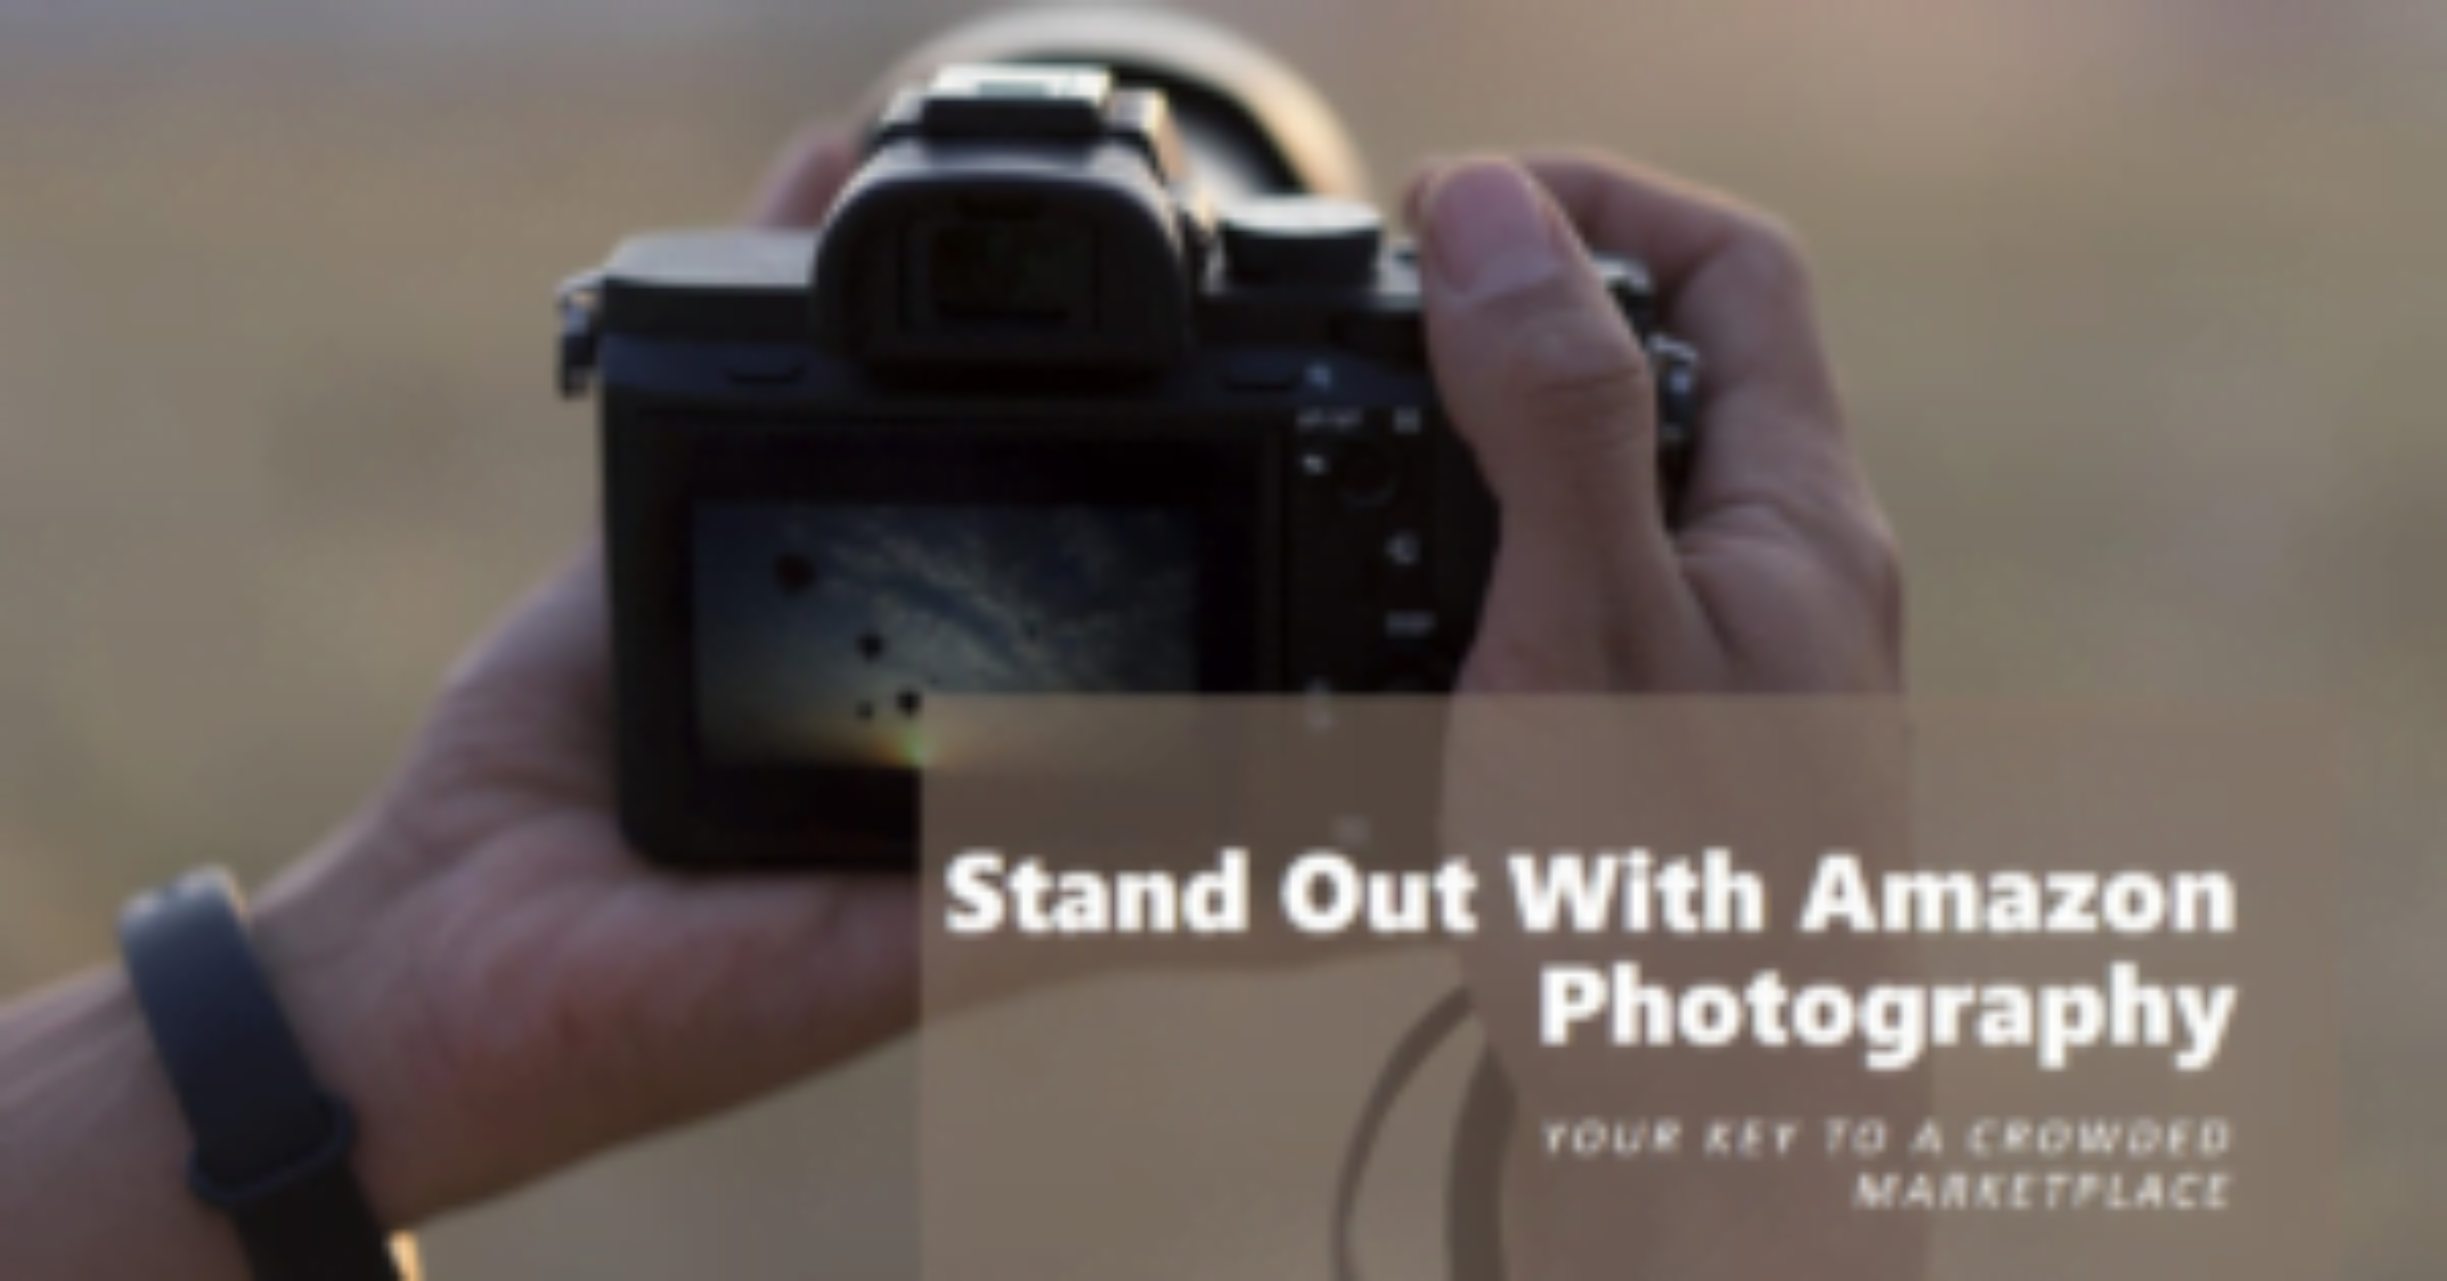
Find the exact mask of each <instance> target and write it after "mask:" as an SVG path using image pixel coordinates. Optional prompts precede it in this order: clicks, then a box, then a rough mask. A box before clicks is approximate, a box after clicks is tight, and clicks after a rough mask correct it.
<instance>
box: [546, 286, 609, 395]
mask: <svg viewBox="0 0 2447 1281" xmlns="http://www.w3.org/2000/svg"><path fill="white" fill-rule="evenodd" d="M553 299H554V302H555V304H556V305H557V306H558V307H559V309H560V313H561V354H560V363H559V370H560V382H561V398H562V399H564V400H576V399H578V398H579V397H581V396H584V395H585V394H586V393H587V389H588V388H589V387H590V386H591V385H592V384H593V382H594V377H595V344H596V339H597V338H599V337H600V336H601V334H602V332H603V273H601V272H596V271H590V272H587V273H585V274H583V275H578V276H572V277H570V278H569V279H567V280H564V281H562V282H561V287H560V288H559V289H558V290H555V291H554V293H553Z"/></svg>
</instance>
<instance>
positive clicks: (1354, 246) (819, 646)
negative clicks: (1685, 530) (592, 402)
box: [559, 63, 1699, 866]
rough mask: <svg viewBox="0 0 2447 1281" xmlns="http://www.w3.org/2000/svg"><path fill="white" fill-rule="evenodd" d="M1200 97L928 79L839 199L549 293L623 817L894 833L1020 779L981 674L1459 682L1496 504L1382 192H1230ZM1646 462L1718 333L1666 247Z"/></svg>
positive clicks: (1081, 682) (1626, 310) (639, 836)
mask: <svg viewBox="0 0 2447 1281" xmlns="http://www.w3.org/2000/svg"><path fill="white" fill-rule="evenodd" d="M1184 138H1185V130H1184V129H1183V128H1182V125H1181V122H1180V120H1179V119H1177V118H1176V115H1175V108H1174V104H1173V101H1172V99H1171V98H1170V97H1168V95H1167V94H1166V93H1165V92H1164V91H1163V90H1162V89H1161V88H1158V87H1154V86H1150V85H1147V84H1141V83H1132V82H1129V81H1127V80H1125V79H1123V78H1121V77H1119V76H1117V75H1116V73H1115V72H1114V71H1113V70H1111V69H1109V68H1106V67H1102V66H1094V65H1037V64H1019V63H1014V64H1007V65H955V66H950V67H945V68H942V69H940V70H939V71H937V72H936V73H935V74H934V75H933V76H932V77H931V78H930V79H929V80H927V81H926V82H924V83H922V84H918V85H914V86H911V87H908V88H905V89H903V90H901V91H900V92H899V93H898V94H897V95H896V96H894V97H893V98H892V100H891V101H890V103H889V105H888V106H886V107H885V108H884V109H883V110H882V111H881V112H880V113H879V114H878V116H877V118H876V121H875V123H874V124H873V126H872V129H871V133H870V135H869V138H868V145H867V151H866V155H865V158H864V161H863V163H862V165H861V167H860V168H859V169H858V171H857V172H856V174H855V175H854V176H853V177H852V178H851V179H850V180H849V182H848V183H847V185H846V187H845V188H844V189H843V190H842V192H841V193H840V196H839V198H838V200H837V201H836V203H835V205H834V206H833V209H832V212H831V214H830V216H829V218H828V220H827V221H826V222H825V224H824V225H823V226H822V227H821V228H820V229H818V230H816V231H814V232H813V233H801V232H777V231H760V230H717V231H684V232H673V233H660V234H650V235H643V236H638V237H635V238H632V239H629V240H627V241H626V242H624V243H622V244H621V245H620V246H619V247H618V249H617V250H616V251H615V252H614V254H613V255H612V257H611V258H610V260H609V262H608V263H606V264H605V265H604V266H602V267H601V268H600V269H598V270H596V271H594V272H590V273H588V274H586V275H583V276H580V277H578V278H576V279H575V280H573V281H571V282H569V283H568V284H566V285H564V286H563V289H562V292H561V295H560V303H561V313H562V333H561V348H560V361H559V372H560V377H561V382H562V387H563V390H564V393H565V394H569V395H580V394H584V393H585V392H586V391H587V390H588V389H589V388H590V387H592V388H593V389H595V391H596V394H597V397H598V400H599V404H600V413H601V449H602V468H603V472H602V481H603V490H604V521H605V528H606V536H607V537H606V541H607V555H608V563H609V574H610V585H611V608H612V636H613V650H614V668H615V691H614V694H615V699H616V705H617V720H618V735H617V738H618V757H619V759H618V776H619V792H620V800H621V811H622V821H623V824H624V827H625V829H626V831H627V834H628V836H629V839H630V840H631V842H632V843H633V844H634V845H636V846H637V847H638V848H639V849H640V850H641V851H643V852H644V853H645V854H647V855H648V856H649V857H651V858H654V859H656V860H658V861H662V862H666V863H673V864H682V865H690V866H712V865H743V864H744V865H771V864H805V863H809V862H820V863H823V864H826V865H850V864H869V865H892V864H905V863H906V861H907V860H908V859H909V858H910V856H911V853H912V851H913V850H914V848H915V845H914V835H915V827H916V816H917V797H918V790H917V789H918V784H919V779H920V776H921V775H922V774H923V773H924V772H926V771H927V770H929V769H935V768H962V769H967V768H976V769H981V770H994V769H1003V770H1009V771H1012V772H1013V773H1014V774H1015V775H1018V774H1024V773H1025V768H1026V763H1025V762H1024V761H1013V760H1007V759H998V756H997V753H998V751H1001V750H1004V749H1000V748H998V747H997V745H995V744H990V743H988V744H954V743H949V742H946V741H944V740H943V739H942V737H941V736H940V735H939V734H937V733H936V732H934V731H933V730H932V729H931V728H930V725H929V721H928V708H929V706H930V702H931V700H934V699H936V698H938V697H939V696H943V695H960V694H998V695H999V694H1011V695H1028V694H1189V693H1197V694H1232V693H1263V692H1287V691H1313V692H1317V693H1320V694H1328V695H1331V696H1335V697H1340V696H1344V695H1365V694H1372V693H1399V692H1421V693H1432V692H1437V691H1442V690H1446V689H1449V688H1450V687H1451V684H1452V681H1453V679H1454V677H1455V673H1456V671H1457V669H1458V667H1459V664H1460V662H1461V660H1462V657H1463V655H1464V653H1465V651H1466V648H1467V646H1468V644H1469V642H1470V639H1471V636H1472V634H1473V632H1474V631H1475V629H1476V626H1477V621H1478V615H1479V610H1480V604H1481V600H1482V597H1483V596H1484V593H1485V589H1486V584H1487V579H1488V574H1489V572H1490V568H1491V564H1492V561H1493V557H1494V553H1495V547H1496V538H1497V512H1496V506H1495V502H1494V499H1493V497H1492V495H1491V494H1490V493H1489V492H1488V490H1487V488H1486V486H1485V484H1484V483H1483V481H1482V480H1481V478H1480V476H1479V474H1478V471H1477V469H1476V466H1475V465H1474V463H1473V461H1472V458H1471V455H1470V450H1469V448H1468V447H1467V445H1466V444H1465V443H1464V442H1463V441H1462V440H1461V438H1460V437H1459V436H1458V435H1456V434H1455V433H1454V431H1453V429H1452V426H1451V424H1450V423H1448V422H1447V421H1446V419H1445V417H1444V414H1443V412H1442V411H1441V409H1440V407H1439V405H1438V403H1437V397H1436V392H1435V383H1434V380H1433V377H1432V375H1431V372H1430V370H1429V367H1428V362H1427V353H1426V347H1425V344H1424V341H1423V335H1422V330H1421V316H1420V289H1419V274H1418V273H1419V267H1418V264H1417V263H1416V261H1415V260H1414V256H1413V251H1412V250H1411V249H1410V248H1409V247H1408V246H1406V245H1402V244H1395V243H1388V241H1387V237H1386V235H1385V232H1384V229H1383V225H1382V222H1381V219H1380V216H1379V215H1378V213H1377V212H1376V211H1375V210H1374V209H1373V208H1371V207H1369V206H1367V205H1365V204H1362V203H1359V202H1355V201H1350V200H1343V199H1334V198H1327V197H1322V196H1315V195H1309V194H1305V193H1301V192H1297V191H1291V192H1275V193H1272V194H1244V195H1243V196H1242V197H1241V198H1239V199H1235V200H1232V201H1230V202H1226V203H1220V204H1219V202H1217V201H1216V200H1215V199H1214V197H1213V195H1212V194H1211V192H1210V191H1209V189H1208V188H1207V187H1206V186H1204V185H1202V183H1201V181H1200V177H1199V172H1198V169H1199V166H1198V163H1197V160H1198V157H1195V156H1194V155H1193V149H1192V148H1191V147H1190V146H1189V145H1188V144H1187V143H1185V141H1184ZM1597 268H1598V270H1599V272H1600V273H1601V274H1602V276H1603V278H1604V281H1605V283H1606V286H1607V288H1608V289H1609V291H1610V292H1611V294H1612V296H1613V297H1614V299H1615V300H1616V302H1617V303H1618V305H1619V306H1620V308H1621V310H1622V313H1623V317H1624V321H1625V323H1626V324H1627V325H1629V326H1631V327H1632V329H1633V330H1634V331H1635V332H1636V333H1637V334H1638V336H1639V339H1640V341H1641V342H1642V343H1643V344H1644V345H1645V348H1646V350H1647V352H1648V354H1649V356H1650V359H1651V363H1652V365H1653V368H1654V371H1655V374H1656V378H1655V382H1656V385H1657V388H1658V394H1659V401H1660V403H1659V406H1658V408H1659V421H1660V424H1661V431H1660V448H1661V451H1662V452H1661V459H1660V462H1661V466H1660V469H1659V470H1660V474H1661V476H1662V477H1663V478H1664V483H1665V484H1666V485H1667V487H1668V489H1669V499H1670V490H1671V489H1672V487H1673V486H1674V485H1675V484H1676V483H1677V481H1678V478H1679V477H1680V475H1681V473H1682V471H1683V469H1684V468H1685V466H1686V465H1687V461H1686V460H1687V459H1688V457H1689V456H1690V453H1691V449H1692V428H1693V423H1694V411H1695V405H1696V400H1697V395H1698V378H1699V370H1698V361H1697V358H1696V356H1695V355H1694V353H1692V352H1691V351H1690V350H1689V349H1688V348H1686V347H1684V346H1683V345H1682V344H1680V343H1677V342H1676V341H1674V340H1673V339H1671V338H1670V337H1667V336H1666V335H1664V334H1663V333H1661V332H1659V330H1658V327H1657V312H1658V305H1657V299H1656V296H1655V291H1654V289H1653V288H1652V285H1651V282H1650V280H1649V278H1648V275H1647V273H1646V272H1645V270H1644V269H1643V268H1642V267H1641V265H1640V264H1638V263H1636V262H1633V261H1628V260H1625V259H1620V258H1611V257H1601V258H1599V259H1598V260H1597Z"/></svg>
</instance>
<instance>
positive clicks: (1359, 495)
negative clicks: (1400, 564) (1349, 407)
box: [1334, 441, 1416, 538]
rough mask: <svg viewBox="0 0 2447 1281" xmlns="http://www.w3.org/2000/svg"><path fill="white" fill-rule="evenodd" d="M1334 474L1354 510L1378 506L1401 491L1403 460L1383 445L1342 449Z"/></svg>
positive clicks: (1359, 445) (1360, 444) (1350, 445)
mask: <svg viewBox="0 0 2447 1281" xmlns="http://www.w3.org/2000/svg"><path fill="white" fill-rule="evenodd" d="M1334 473H1335V476H1336V478H1337V479H1338V481H1339V482H1340V483H1339V485H1338V486H1337V488H1338V489H1340V491H1341V493H1342V496H1343V500H1344V501H1346V502H1348V503H1350V504H1351V505H1353V506H1355V507H1376V506H1379V505H1381V504H1384V503H1386V502H1390V501H1392V499H1393V496H1394V495H1395V494H1398V493H1400V492H1401V490H1402V460H1401V459H1399V458H1397V457H1395V456H1394V454H1393V452H1392V451H1391V450H1388V449H1386V448H1384V447H1383V446H1381V445H1371V444H1369V443H1367V442H1365V441H1360V442H1357V443H1354V444H1349V445H1345V446H1343V447H1342V448H1341V449H1339V450H1337V451H1335V458H1334ZM1413 537H1414V538H1415V537H1416V535H1414V536H1413Z"/></svg>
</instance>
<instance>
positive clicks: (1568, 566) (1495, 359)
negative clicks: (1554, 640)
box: [1420, 160, 1684, 676]
mask: <svg viewBox="0 0 2447 1281" xmlns="http://www.w3.org/2000/svg"><path fill="white" fill-rule="evenodd" d="M1420 232H1421V240H1422V246H1421V262H1422V264H1423V266H1424V268H1425V269H1424V271H1423V272H1422V278H1423V279H1422V287H1423V289H1424V291H1425V295H1426V297H1425V302H1426V313H1427V334H1428V343H1429V348H1430V351H1431V353H1432V356H1433V364H1434V368H1435V371H1436V382H1437V386H1438V388H1439V389H1440V391H1441V392H1442V393H1443V397H1444V403H1445V407H1446V409H1447V411H1448V412H1449V413H1450V414H1451V415H1452V418H1453V422H1454V425H1455V426H1456V428H1457V429H1458V430H1459V431H1460V432H1461V434H1462V435H1463V437H1464V438H1466V439H1467V440H1468V441H1469V443H1470V446H1471V449H1472V451H1473V452H1474V453H1475V454H1476V456H1477V460H1478V464H1479V468H1480V471H1481V472H1482V473H1483V474H1484V475H1485V476H1486V478H1487V482H1488V485H1489V487H1490V488H1491V489H1493V490H1494V492H1495V495H1496V498H1497V501H1498V505H1499V507H1500V508H1501V513H1502V515H1501V521H1502V542H1501V550H1500V553H1499V559H1498V564H1497V569H1496V587H1495V591H1496V599H1492V600H1491V601H1490V603H1489V605H1490V608H1489V613H1490V617H1491V619H1499V620H1500V619H1502V618H1504V617H1513V618H1519V619H1537V620H1540V626H1541V628H1542V629H1545V630H1550V631H1553V632H1555V633H1556V634H1558V635H1563V636H1580V637H1583V638H1586V639H1588V640H1591V641H1600V640H1604V639H1620V633H1621V632H1622V630H1623V628H1624V626H1625V625H1626V624H1627V623H1628V621H1629V620H1631V619H1636V618H1639V617H1642V616H1648V617H1650V618H1651V619H1652V622H1651V627H1652V628H1653V626H1654V622H1653V619H1654V617H1655V616H1656V615H1658V614H1660V613H1668V612H1670V611H1678V610H1679V609H1680V608H1681V606H1682V603H1683V599H1684V593H1683V588H1682V583H1681V579H1680V576H1679V573H1678V571H1677V569H1676V566H1675V561H1674V555H1673V549H1672V545H1671V544H1670V542H1669V541H1668V539H1667V536H1666V533H1665V525H1664V520H1663V516H1662V512H1661V511H1660V508H1659V502H1658V497H1657V466H1656V435H1657V432H1656V393H1655V389H1654V387H1653V385H1652V383H1651V381H1650V376H1649V368H1648V362H1647V359H1646V358H1645V357H1644V356H1643V355H1642V354H1641V352H1640V348H1639V344H1638V342H1637V341H1636V340H1635V338H1634V336H1633V334H1632V332H1631V329H1630V327H1629V326H1628V325H1626V324H1625V323H1624V321H1623V317H1622V313H1621V312H1620V311H1619V310H1618V309H1617V308H1616V306H1615V304H1614V302H1613V300H1612V298H1611V297H1610V296H1609V295H1608V294H1607V291H1606V289H1605V286H1604V285H1603V283H1602V282H1600V281H1599V279H1598V277H1597V274H1596V272H1595V271H1594V270H1593V269H1592V268H1591V267H1590V265H1589V262H1588V259H1587V256H1586V254H1585V253H1584V252H1583V251H1582V249H1581V247H1580V242H1579V239H1578V237H1577V236H1576V235H1575V234H1574V233H1573V231H1572V229H1571V227H1570V226H1569V225H1568V224H1567V223H1566V222H1565V221H1564V219H1563V216H1562V214H1561V213H1560V212H1559V211H1558V210H1557V209H1556V208H1555V207H1554V205H1553V204H1552V203H1551V202H1549V201H1548V200H1547V198H1546V197H1545V196H1544V195H1543V194H1542V193H1541V192H1540V190H1539V188H1538V186H1537V184H1536V183H1534V182H1533V181H1531V179H1530V178H1529V176H1528V175H1527V174H1526V173H1524V172H1523V171H1522V170H1521V169H1520V168H1518V167H1517V166H1515V165H1513V164H1511V163H1509V162H1505V161H1500V160H1474V161H1467V162H1462V163H1459V164H1456V165H1454V166H1452V167H1451V168H1448V169H1447V170H1445V171H1444V172H1443V173H1442V174H1440V175H1438V177H1437V178H1436V180H1435V182H1434V184H1433V186H1432V188H1431V189H1430V190H1428V191H1427V192H1426V193H1424V195H1423V196H1422V198H1421V218H1420ZM1633 630H1634V631H1637V630H1639V629H1633ZM1578 674H1579V675H1582V676H1587V675H1591V673H1587V672H1582V673H1578Z"/></svg>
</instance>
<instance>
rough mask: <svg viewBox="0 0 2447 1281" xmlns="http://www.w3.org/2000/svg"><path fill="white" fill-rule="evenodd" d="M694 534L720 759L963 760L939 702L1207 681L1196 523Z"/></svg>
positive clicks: (867, 519) (1009, 510)
mask: <svg viewBox="0 0 2447 1281" xmlns="http://www.w3.org/2000/svg"><path fill="white" fill-rule="evenodd" d="M695 523H696V530H695V539H694V542H695V552H694V556H693V560H694V564H693V567H692V569H693V575H692V577H693V580H694V583H695V589H694V591H695V596H696V600H695V606H696V608H695V614H696V621H697V664H696V669H697V673H698V682H699V688H698V691H697V713H698V722H699V724H698V731H699V735H700V750H701V751H703V752H704V753H705V755H706V757H707V760H708V763H709V764H713V765H717V766H747V767H772V766H795V767H809V766H813V767H822V768H867V769H920V768H927V767H930V766H934V765H941V764H957V762H958V758H959V757H960V755H961V754H962V752H963V745H961V744H958V743H956V742H954V741H952V740H951V739H949V738H948V737H946V736H945V735H944V734H942V733H938V732H933V731H931V730H930V726H929V723H928V719H927V715H926V711H927V703H928V700H929V699H931V698H933V697H935V696H937V695H940V694H946V693H973V694H1033V693H1156V692H1174V691H1183V690H1190V689H1195V688H1197V687H1198V685H1199V679H1200V635H1201V628H1200V605H1201V599H1202V593H1201V583H1200V581H1199V580H1200V569H1201V561H1202V554H1201V532H1200V528H1199V516H1198V513H1197V512H1196V510H1194V509H1191V508H1183V507H1158V506H1086V505H1060V504H1026V505H993V504H881V503H838V502H806V501H778V502H777V501H732V502H715V503H703V504H700V505H698V507H697V509H696V516H695Z"/></svg>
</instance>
